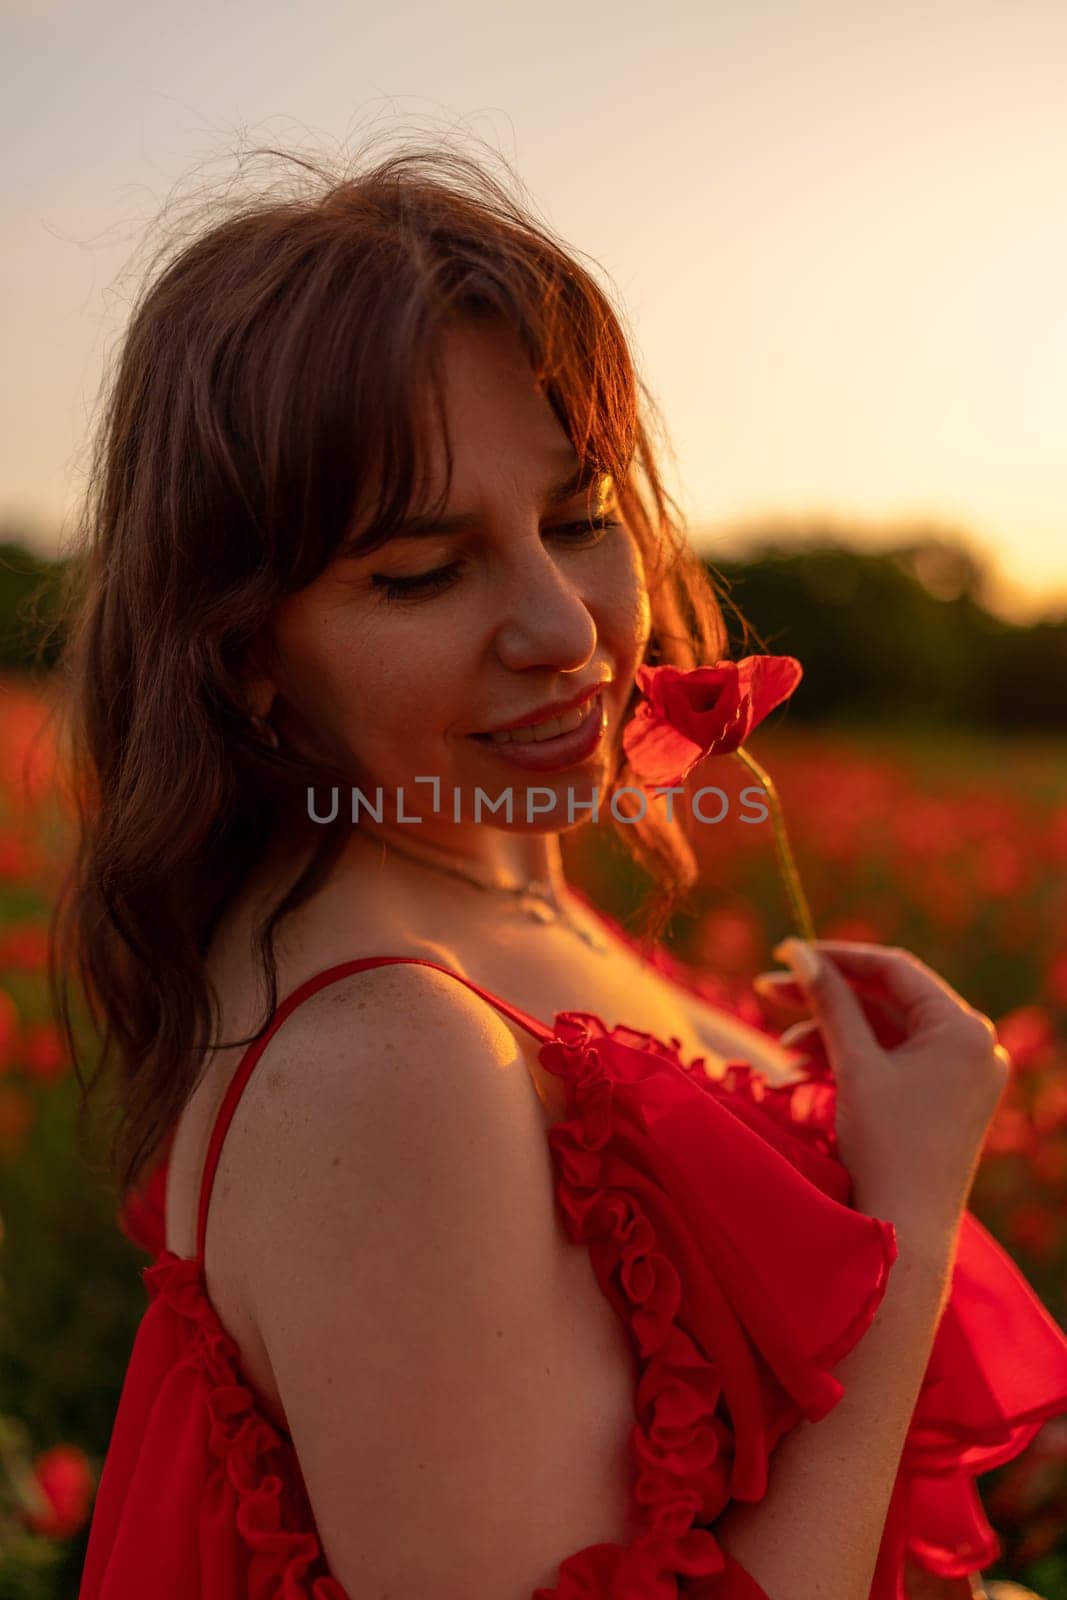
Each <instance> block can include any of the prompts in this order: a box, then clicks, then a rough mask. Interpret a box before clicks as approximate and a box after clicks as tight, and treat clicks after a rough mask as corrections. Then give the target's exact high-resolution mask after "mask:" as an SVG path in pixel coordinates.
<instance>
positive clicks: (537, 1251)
mask: <svg viewBox="0 0 1067 1600" xmlns="http://www.w3.org/2000/svg"><path fill="white" fill-rule="evenodd" d="M276 1047H277V1048H276ZM268 1050H269V1052H270V1059H269V1060H268V1054H267V1052H265V1053H264V1057H263V1060H262V1062H261V1063H260V1066H261V1067H262V1068H263V1069H264V1071H263V1076H262V1078H261V1079H260V1081H259V1083H258V1084H256V1083H255V1076H254V1077H253V1080H252V1083H250V1085H249V1089H251V1088H252V1087H253V1084H255V1087H256V1090H257V1093H256V1096H255V1099H254V1101H253V1103H252V1105H251V1106H250V1107H249V1112H250V1115H249V1118H248V1121H247V1123H246V1127H245V1137H243V1138H242V1140H241V1150H240V1152H239V1154H238V1156H237V1158H236V1166H235V1168H234V1172H233V1176H234V1181H235V1183H236V1184H238V1185H241V1186H242V1187H243V1189H244V1192H245V1193H246V1195H247V1197H248V1199H247V1201H246V1202H245V1203H244V1205H243V1209H244V1212H245V1220H246V1227H245V1228H244V1229H243V1230H242V1232H243V1244H242V1251H241V1254H242V1263H241V1266H242V1276H243V1277H244V1279H245V1294H246V1297H247V1303H248V1305H249V1309H250V1312H251V1315H252V1317H253V1319H254V1322H255V1325H256V1328H257V1331H258V1333H259V1336H260V1338H261V1340H262V1343H263V1347H264V1349H265V1351H266V1354H267V1358H268V1360H269V1362H270V1366H271V1369H272V1372H273V1374H274V1377H275V1381H276V1385H277V1390H278V1395H279V1398H280V1400H281V1404H282V1406H283V1408H284V1412H285V1416H286V1419H287V1421H288V1425H289V1430H290V1433H291V1435H292V1438H293V1444H294V1447H295V1450H296V1453H297V1457H298V1460H299V1462H300V1466H301V1472H302V1475H303V1478H304V1481H305V1483H306V1486H307V1490H308V1495H309V1499H310V1502H311V1506H312V1509H313V1512H314V1516H315V1521H316V1525H317V1527H318V1529H319V1532H320V1535H321V1537H322V1540H323V1547H324V1551H325V1553H326V1557H327V1561H328V1563H329V1565H330V1569H331V1571H332V1572H333V1574H334V1575H335V1577H336V1578H337V1580H338V1581H339V1582H340V1583H341V1584H342V1586H343V1587H344V1588H346V1589H347V1591H348V1592H349V1593H350V1594H356V1593H368V1594H380V1593H385V1592H386V1591H389V1592H390V1593H397V1594H425V1595H433V1596H435V1600H436V1597H438V1596H440V1597H441V1600H453V1597H455V1600H458V1597H459V1596H460V1595H466V1594H468V1593H469V1592H470V1588H471V1584H472V1582H474V1581H475V1580H474V1576H473V1575H474V1574H477V1583H478V1586H479V1587H480V1588H481V1587H482V1585H483V1581H484V1592H487V1593H493V1594H497V1595H500V1596H501V1597H502V1600H507V1597H510V1596H514V1597H515V1600H522V1597H524V1596H527V1595H529V1594H530V1593H531V1592H532V1590H533V1589H534V1588H535V1587H536V1586H537V1585H538V1584H547V1583H549V1582H550V1581H551V1580H552V1578H553V1576H554V1573H555V1564H557V1563H558V1562H559V1561H560V1560H561V1559H562V1558H563V1556H565V1555H566V1554H567V1553H568V1552H569V1550H571V1549H573V1548H575V1547H576V1546H575V1544H574V1542H573V1541H574V1540H575V1538H576V1537H578V1538H579V1540H580V1539H581V1537H582V1536H584V1535H585V1534H586V1533H587V1532H588V1531H590V1530H589V1529H587V1528H585V1527H578V1526H575V1509H574V1505H573V1500H574V1496H573V1494H572V1493H569V1492H567V1490H566V1488H565V1486H564V1485H563V1484H560V1486H559V1488H558V1491H557V1489H556V1488H554V1487H552V1484H553V1482H554V1479H553V1472H552V1463H553V1461H554V1460H555V1459H556V1456H557V1453H558V1452H559V1451H560V1450H561V1449H563V1450H567V1449H579V1448H580V1446H581V1440H582V1437H583V1433H584V1435H585V1436H586V1437H588V1435H589V1433H590V1432H591V1429H590V1422H589V1418H588V1416H583V1414H582V1405H583V1404H584V1402H583V1401H581V1400H580V1399H579V1400H577V1401H576V1399H575V1396H576V1395H580V1393H581V1390H580V1385H579V1383H578V1380H577V1378H574V1379H573V1380H572V1381H570V1382H568V1373H567V1367H566V1362H567V1360H568V1359H571V1357H570V1356H569V1355H568V1352H567V1348H566V1346H565V1345H563V1344H562V1341H561V1340H560V1338H559V1337H558V1335H557V1333H556V1332H555V1331H554V1330H555V1329H556V1328H558V1327H564V1326H568V1325H569V1324H567V1323H566V1322H565V1319H564V1317H563V1315H562V1313H561V1308H560V1306H559V1304H558V1303H557V1302H558V1298H559V1297H558V1293H557V1284H558V1280H559V1272H558V1252H559V1244H558V1233H557V1225H556V1222H555V1218H554V1211H553V1204H554V1202H553V1190H552V1183H551V1176H550V1163H549V1160H548V1154H547V1151H546V1149H545V1147H544V1139H543V1135H542V1133H541V1125H540V1121H539V1115H538V1111H537V1106H536V1100H535V1097H534V1095H533V1092H532V1089H531V1088H530V1085H529V1082H528V1080H527V1081H526V1082H525V1083H523V1082H522V1079H523V1078H525V1067H524V1065H523V1064H522V1063H521V1062H517V1061H516V1055H517V1045H516V1042H515V1038H514V1035H513V1034H512V1033H511V1031H510V1029H508V1028H507V1026H506V1025H504V1023H503V1022H502V1021H501V1020H500V1018H499V1017H498V1016H497V1015H496V1013H495V1012H494V1011H492V1009H491V1008H489V1007H488V1006H487V1005H486V1003H485V1002H484V1001H482V1000H481V999H480V997H479V996H477V995H475V994H474V993H472V992H471V991H470V990H468V989H467V987H466V986H465V985H464V984H462V983H459V982H456V981H455V980H454V979H450V978H449V977H448V976H447V975H445V974H443V973H440V972H437V971H435V970H433V969H431V968H424V967H418V966H414V965H411V964H403V965H399V966H396V967H378V968H373V969H370V970H366V971H363V972H360V973H356V974H353V975H351V977H346V978H344V979H340V980H338V981H337V982H336V983H334V984H333V985H330V986H329V987H328V988H326V989H323V990H322V991H320V992H319V993H318V994H316V995H314V996H312V997H310V998H309V999H308V1000H307V1001H306V1002H305V1003H304V1005H302V1006H300V1007H299V1008H298V1009H297V1011H295V1012H294V1013H293V1014H292V1016H291V1017H290V1018H288V1019H287V1021H286V1023H285V1024H284V1025H283V1027H282V1028H280V1029H279V1030H278V1034H277V1035H276V1036H275V1038H273V1039H272V1040H271V1043H270V1045H269V1047H268ZM253 1214H254V1229H253V1227H252V1222H253ZM561 1385H562V1387H561ZM564 1401H565V1402H566V1404H565V1407H564ZM561 1430H563V1432H562V1437H561ZM567 1430H571V1431H567ZM546 1484H547V1485H548V1487H547V1488H546ZM354 1507H356V1508H358V1514H357V1515H355V1516H354V1515H353V1508H354ZM531 1508H533V1510H534V1511H535V1512H537V1513H539V1514H531ZM592 1531H593V1532H594V1533H596V1532H597V1531H598V1529H596V1528H594V1529H593V1530H592ZM609 1532H610V1530H609Z"/></svg>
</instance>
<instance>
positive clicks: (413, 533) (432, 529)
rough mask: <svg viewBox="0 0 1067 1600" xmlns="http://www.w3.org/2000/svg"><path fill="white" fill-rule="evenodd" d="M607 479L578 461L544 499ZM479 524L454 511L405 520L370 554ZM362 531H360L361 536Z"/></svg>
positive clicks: (564, 496) (560, 498)
mask: <svg viewBox="0 0 1067 1600" xmlns="http://www.w3.org/2000/svg"><path fill="white" fill-rule="evenodd" d="M609 477H610V474H609V473H607V472H605V471H604V470H603V468H601V467H597V466H594V465H592V464H591V463H590V462H587V461H580V462H579V463H578V465H577V466H576V467H573V468H572V469H571V470H570V471H569V472H568V473H567V474H566V476H565V477H563V478H560V479H558V480H557V482H555V483H553V484H550V485H549V487H548V489H547V491H546V499H547V501H548V504H549V505H550V506H558V505H562V504H563V502H564V501H566V500H569V499H570V498H571V497H572V495H576V494H580V493H581V491H582V490H583V489H587V488H588V487H589V486H590V484H593V483H597V482H598V481H600V480H601V479H605V478H609ZM480 521H481V514H480V513H479V512H477V511H454V512H450V513H449V514H448V515H447V516H433V515H426V516H418V517H406V518H405V519H404V521H403V522H401V523H398V525H397V526H396V527H395V528H394V529H393V530H392V532H391V533H390V534H389V537H388V538H387V539H386V540H384V541H383V543H382V544H381V545H379V547H378V550H376V551H375V552H374V554H375V555H377V554H379V552H380V551H381V550H383V549H384V548H385V546H386V545H388V544H391V543H392V542H393V540H394V539H425V538H429V537H430V536H434V535H436V536H437V537H440V536H441V535H442V534H445V535H449V534H456V533H470V532H471V530H472V529H473V528H475V527H477V525H478V523H479V522H480ZM366 531H367V530H363V532H366ZM363 532H361V533H360V534H353V535H351V536H350V537H349V538H347V539H346V540H345V541H344V543H343V544H342V545H341V547H340V552H339V553H341V554H343V553H345V552H346V551H351V549H352V546H353V545H354V544H356V543H357V542H358V540H359V539H361V538H362V537H363ZM352 553H353V554H356V553H357V552H355V551H353V552H352Z"/></svg>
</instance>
